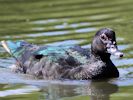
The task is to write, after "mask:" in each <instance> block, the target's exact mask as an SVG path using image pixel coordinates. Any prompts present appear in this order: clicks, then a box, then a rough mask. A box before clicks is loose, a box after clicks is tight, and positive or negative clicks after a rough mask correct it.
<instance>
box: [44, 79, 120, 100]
mask: <svg viewBox="0 0 133 100" xmlns="http://www.w3.org/2000/svg"><path fill="white" fill-rule="evenodd" d="M117 90H118V86H117V85H116V84H112V83H109V82H105V81H104V82H103V81H100V82H96V81H95V82H92V81H91V82H89V83H88V84H82V85H64V84H52V85H49V86H48V87H47V89H46V88H44V89H43V92H45V93H44V94H45V96H44V97H45V99H46V100H59V99H61V98H64V97H68V100H70V98H73V100H76V99H77V98H78V97H80V96H85V97H84V98H82V100H88V98H90V100H109V99H110V95H111V94H112V93H115V92H117ZM75 96H76V98H74V97H75ZM86 96H88V97H87V98H86ZM65 100H67V98H65Z"/></svg>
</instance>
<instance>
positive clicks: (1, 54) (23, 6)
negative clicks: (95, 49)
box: [0, 0, 133, 100]
mask: <svg viewBox="0 0 133 100" xmlns="http://www.w3.org/2000/svg"><path fill="white" fill-rule="evenodd" d="M132 5H133V1H132V0H120V1H119V0H111V1H109V0H100V1H99V0H0V9H1V11H0V40H25V41H28V42H30V43H35V44H38V45H63V44H79V45H81V46H83V47H85V48H90V43H91V40H92V37H93V35H94V34H95V32H96V31H97V30H98V29H99V28H102V27H110V28H112V29H114V30H115V31H116V36H117V41H118V47H119V48H120V50H122V51H123V52H124V54H125V55H124V58H122V59H118V58H116V57H111V59H112V60H113V62H114V64H115V65H116V66H117V67H118V69H119V72H120V78H118V79H111V80H106V81H105V80H103V81H91V80H87V81H76V80H73V81H70V80H55V81H47V80H36V79H34V78H33V77H32V76H29V75H22V74H16V73H13V72H12V71H10V69H9V66H11V65H12V64H13V63H14V62H15V60H14V59H13V58H11V57H10V55H9V54H7V53H6V52H5V51H4V50H3V48H1V47H0V76H1V77H0V99H1V100H125V99H127V100H132V99H133V95H132V93H133V51H132V50H133V39H132V38H133V33H132V32H133V29H132V27H133V18H132V16H133V6H132Z"/></svg>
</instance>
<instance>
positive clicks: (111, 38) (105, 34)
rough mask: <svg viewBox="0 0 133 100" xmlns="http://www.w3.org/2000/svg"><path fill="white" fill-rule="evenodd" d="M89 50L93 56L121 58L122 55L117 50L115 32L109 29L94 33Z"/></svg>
mask: <svg viewBox="0 0 133 100" xmlns="http://www.w3.org/2000/svg"><path fill="white" fill-rule="evenodd" d="M91 50H92V53H93V54H94V55H100V56H110V55H115V56H118V57H123V53H122V52H120V51H119V50H118V48H117V42H116V37H115V32H114V31H113V30H112V29H110V28H102V29H100V30H98V31H97V32H96V35H95V36H94V39H93V41H92V45H91Z"/></svg>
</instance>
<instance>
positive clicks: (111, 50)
mask: <svg viewBox="0 0 133 100" xmlns="http://www.w3.org/2000/svg"><path fill="white" fill-rule="evenodd" d="M107 52H108V53H110V54H111V55H114V56H117V57H119V58H121V57H123V55H124V54H123V53H122V52H121V51H119V50H118V49H117V48H109V49H107Z"/></svg>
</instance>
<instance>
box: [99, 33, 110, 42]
mask: <svg viewBox="0 0 133 100" xmlns="http://www.w3.org/2000/svg"><path fill="white" fill-rule="evenodd" d="M100 38H101V40H102V41H103V42H106V41H107V40H108V38H107V36H106V35H105V34H101V35H100Z"/></svg>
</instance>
